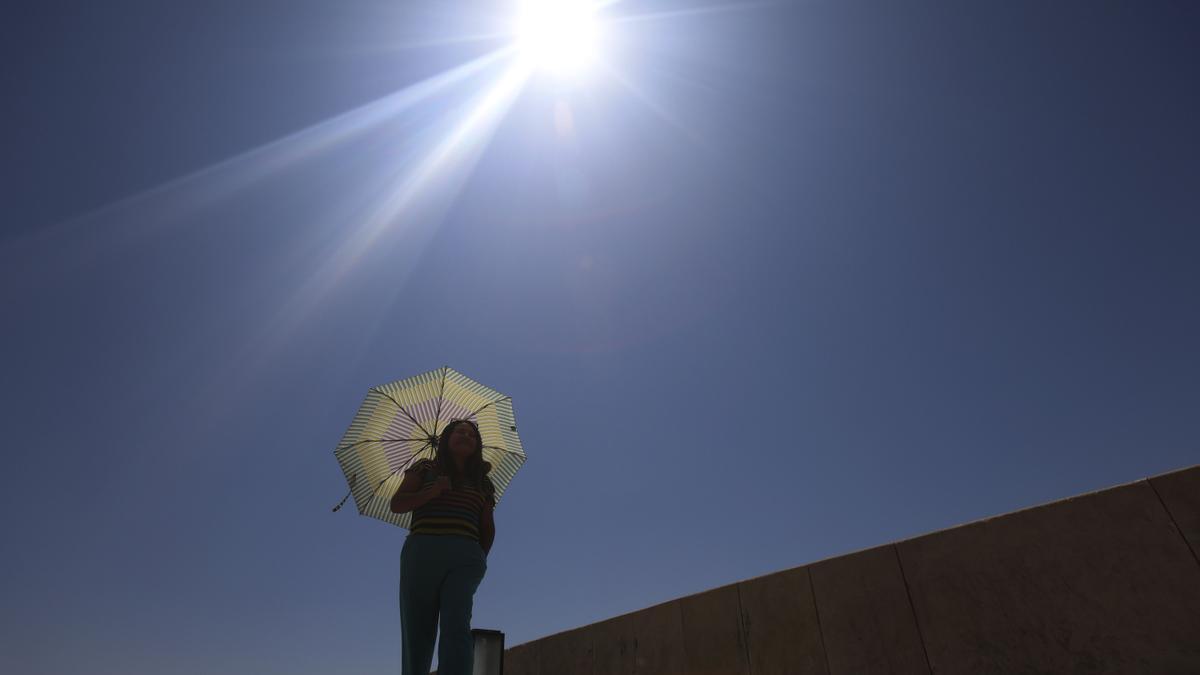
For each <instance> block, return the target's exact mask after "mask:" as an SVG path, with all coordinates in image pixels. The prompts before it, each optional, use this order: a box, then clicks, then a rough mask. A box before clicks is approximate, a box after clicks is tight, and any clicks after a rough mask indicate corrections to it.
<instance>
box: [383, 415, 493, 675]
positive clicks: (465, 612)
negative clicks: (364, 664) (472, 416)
mask: <svg viewBox="0 0 1200 675" xmlns="http://www.w3.org/2000/svg"><path fill="white" fill-rule="evenodd" d="M491 469H492V465H491V464H489V463H488V462H485V461H483V440H482V439H481V438H480V436H479V427H478V426H477V425H476V424H475V423H474V422H472V421H471V420H466V419H461V420H454V421H452V422H450V424H448V425H446V429H445V430H444V431H443V432H442V435H441V437H440V438H439V439H438V446H437V456H436V457H435V458H434V459H421V460H418V461H416V462H414V463H413V465H412V466H410V467H409V468H408V469H406V470H405V471H404V480H403V482H401V483H400V488H399V489H398V490H397V491H396V494H395V496H394V497H392V501H391V509H392V513H405V512H406V511H412V512H413V518H412V525H411V527H410V528H409V533H408V536H407V537H405V539H404V547H403V548H402V549H401V551H400V631H401V636H402V644H401V649H402V667H401V672H402V675H429V668H430V666H431V665H432V663H433V644H434V641H435V639H436V637H437V628H438V614H439V612H440V614H441V630H442V640H441V643H440V644H439V645H438V675H471V670H472V668H473V666H474V659H475V645H474V643H473V641H472V637H471V605H472V603H473V600H474V596H475V589H476V588H478V587H479V583H480V582H481V581H483V575H484V574H485V573H486V572H487V553H488V551H490V550H491V548H492V541H493V540H494V539H495V536H496V527H495V523H494V522H493V520H492V509H493V508H494V507H495V505H496V499H495V495H496V489H495V486H494V485H492V481H491V479H489V478H488V477H487V473H488V472H489V471H491Z"/></svg>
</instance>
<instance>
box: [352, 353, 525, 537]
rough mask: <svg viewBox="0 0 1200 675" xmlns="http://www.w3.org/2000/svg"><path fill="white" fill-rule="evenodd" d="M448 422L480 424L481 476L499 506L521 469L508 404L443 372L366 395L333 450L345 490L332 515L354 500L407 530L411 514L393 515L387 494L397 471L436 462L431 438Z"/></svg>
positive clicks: (361, 509) (392, 489)
mask: <svg viewBox="0 0 1200 675" xmlns="http://www.w3.org/2000/svg"><path fill="white" fill-rule="evenodd" d="M455 419H469V420H471V421H473V422H475V423H476V424H477V425H479V435H480V436H481V437H482V439H483V459H484V461H486V462H489V463H490V464H491V465H492V470H491V472H490V473H488V477H489V478H491V480H492V484H493V485H494V486H495V487H496V503H497V504H499V503H500V499H501V495H503V494H504V491H505V490H506V489H507V488H508V484H509V483H511V482H512V479H513V475H515V474H516V473H517V469H519V468H521V465H522V464H524V463H525V451H524V450H523V449H522V448H521V439H519V438H518V437H517V424H516V420H515V419H514V418H513V410H512V399H510V398H509V397H508V396H505V395H504V394H501V393H500V392H498V391H496V390H494V389H492V388H490V387H486V386H484V385H482V384H480V383H478V382H476V381H475V380H472V379H471V378H469V377H467V376H466V375H463V374H462V373H460V372H458V371H457V370H454V369H453V368H451V367H449V366H443V367H441V368H436V369H434V370H431V371H429V372H426V373H421V374H420V375H414V376H413V377H409V378H406V379H403V380H397V381H396V382H391V383H389V384H382V385H379V386H376V387H371V388H370V389H369V390H367V396H366V398H365V399H363V402H362V405H360V406H359V408H358V412H357V413H355V414H354V420H353V421H351V422H350V428H349V429H347V430H346V433H345V434H344V435H343V436H342V441H341V442H340V443H339V444H338V446H337V449H335V450H334V451H333V454H334V456H335V457H336V458H337V461H338V464H340V465H341V467H342V472H343V473H344V474H345V475H346V481H347V483H349V485H350V491H349V492H348V493H346V496H345V497H343V498H342V501H340V502H338V505H337V506H335V507H333V510H334V511H337V510H338V509H340V508H342V505H343V504H345V503H346V500H347V499H349V498H350V496H351V495H353V496H354V503H355V505H356V506H357V507H358V512H359V513H360V514H362V515H364V516H370V517H372V518H378V519H379V520H382V521H385V522H388V523H391V524H393V525H398V526H400V527H403V528H406V529H407V528H408V527H409V526H410V525H411V523H412V512H411V511H409V512H406V513H392V511H391V508H390V507H389V505H390V503H391V500H392V496H393V495H395V494H396V489H397V488H398V487H400V482H401V481H402V480H403V479H404V469H407V468H408V467H409V466H411V465H412V464H413V463H414V462H416V461H417V460H418V459H421V458H430V459H432V458H433V457H434V456H435V454H436V453H437V439H438V437H439V436H440V435H441V433H442V430H443V429H445V428H446V425H447V424H448V423H449V422H450V421H452V420H455Z"/></svg>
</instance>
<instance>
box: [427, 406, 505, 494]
mask: <svg viewBox="0 0 1200 675" xmlns="http://www.w3.org/2000/svg"><path fill="white" fill-rule="evenodd" d="M460 424H470V425H471V426H472V427H473V428H474V429H475V452H472V453H471V454H470V456H468V457H467V461H466V463H465V464H464V465H463V474H464V476H465V477H466V479H467V480H468V481H469V482H470V483H471V484H472V485H477V486H479V487H481V488H482V487H483V477H484V476H485V475H487V473H488V472H489V471H491V470H492V464H491V462H485V461H484V459H483V436H482V435H481V434H480V433H479V425H478V424H475V422H473V421H471V420H469V419H456V420H451V422H450V423H449V424H447V425H446V428H445V429H443V430H442V435H441V436H440V437H439V438H438V447H437V457H436V458H435V459H434V461H436V462H437V465H438V469H439V473H441V474H443V475H446V476H454V475H456V474H457V473H458V472H457V470H456V469H457V466H456V465H455V464H454V457H453V456H452V455H451V454H450V435H451V434H453V433H454V429H455V427H457V426H458V425H460Z"/></svg>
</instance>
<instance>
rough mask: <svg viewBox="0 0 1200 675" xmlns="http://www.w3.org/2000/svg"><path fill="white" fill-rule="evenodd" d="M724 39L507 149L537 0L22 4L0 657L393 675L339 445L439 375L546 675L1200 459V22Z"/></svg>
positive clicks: (872, 18) (1051, 7)
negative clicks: (888, 545) (928, 538)
mask: <svg viewBox="0 0 1200 675" xmlns="http://www.w3.org/2000/svg"><path fill="white" fill-rule="evenodd" d="M695 7H696V6H695V5H691V6H689V5H685V4H683V3H669V2H653V3H639V2H633V1H632V0H627V1H625V2H620V3H617V4H614V5H612V6H611V7H609V8H607V10H606V15H607V16H609V17H612V18H623V19H624V20H621V21H617V22H615V23H613V24H611V25H610V30H609V38H610V40H609V44H608V45H607V48H608V50H609V51H607V52H606V53H605V55H604V57H605V59H606V61H607V62H608V63H609V64H610V67H611V69H612V70H611V71H600V72H593V73H592V74H591V75H590V76H589V77H585V78H581V79H578V80H571V81H560V80H553V79H549V78H546V77H543V76H535V77H532V78H531V79H530V80H529V81H527V82H525V83H524V84H523V86H522V87H521V88H520V89H519V90H516V92H515V96H514V98H513V99H512V100H511V101H509V105H507V106H506V107H504V109H503V110H502V111H501V112H499V113H497V114H495V115H491V116H487V119H486V120H485V121H486V124H480V125H476V126H469V125H464V123H463V120H464V119H469V118H470V115H471V114H472V112H473V111H478V110H479V108H478V107H477V106H478V101H479V98H478V97H480V96H481V95H483V94H485V93H486V92H488V91H493V90H492V89H490V88H491V87H494V86H496V82H497V81H498V80H499V78H500V77H502V75H503V73H504V72H505V71H504V63H503V62H502V61H496V60H495V59H493V60H492V61H486V60H484V61H482V62H480V61H479V59H486V57H487V55H488V54H490V53H492V52H494V50H496V49H497V48H499V47H502V46H503V45H504V40H502V39H501V40H496V39H490V40H489V39H474V40H450V39H447V38H454V37H464V36H466V37H470V36H479V35H484V34H487V33H489V32H490V31H493V30H494V29H495V26H496V25H497V21H498V19H497V17H503V16H504V8H503V6H502V5H500V4H498V3H478V2H460V1H457V0H455V1H452V2H436V3H435V2H429V1H424V2H408V3H398V2H382V1H375V2H367V1H362V0H351V1H348V2H337V3H333V2H315V1H310V0H300V1H296V0H290V1H288V2H283V1H282V0H275V1H266V2H258V3H242V2H226V1H224V0H213V1H212V2H206V3H202V4H195V5H194V6H183V5H179V4H177V3H158V2H149V1H142V2H138V1H132V0H120V1H117V2H108V3H84V2H72V1H64V2H58V3H38V4H36V5H33V4H30V5H28V6H25V7H6V9H5V10H4V11H5V14H6V15H7V16H6V17H4V20H3V21H0V25H3V26H4V28H3V29H2V30H3V31H4V39H3V40H0V49H2V50H3V63H4V66H3V69H2V71H0V72H2V77H3V80H2V85H3V88H4V100H5V103H4V107H3V110H4V120H5V124H3V125H0V135H2V140H3V147H4V149H5V150H4V152H3V153H2V154H3V158H2V159H0V171H2V172H3V173H2V174H0V178H2V179H3V184H4V189H3V191H0V214H2V215H3V220H2V223H3V233H2V238H0V275H3V284H0V301H2V302H3V314H4V324H5V329H4V331H3V333H2V336H0V340H3V353H4V354H5V364H4V372H5V386H4V388H3V396H4V406H3V410H4V418H3V419H4V431H5V438H6V441H5V446H6V449H7V452H6V453H5V455H6V457H5V459H6V461H7V465H6V466H5V469H4V471H2V472H0V488H2V489H0V499H2V500H3V502H2V504H0V506H2V507H3V508H0V523H2V527H3V537H4V541H5V543H6V545H5V553H4V574H3V576H2V583H3V588H2V591H3V597H4V603H3V605H4V610H3V612H2V613H0V654H2V656H0V667H2V669H3V670H4V671H5V672H20V673H27V674H30V675H34V674H37V673H60V672H87V673H123V674H127V673H150V672H153V673H180V674H185V673H187V674H190V673H214V672H247V673H249V672H253V673H261V674H267V673H289V674H297V673H300V674H308V673H313V674H315V673H331V672H361V671H367V670H368V669H370V670H375V671H379V670H383V671H386V670H389V669H392V670H398V668H399V649H400V647H399V645H400V636H399V608H398V581H399V577H398V574H399V553H400V547H401V545H402V543H403V537H404V534H405V532H404V531H403V530H400V529H398V528H394V527H390V526H387V525H384V524H382V523H380V522H378V521H373V520H370V519H367V518H363V517H360V516H358V515H356V514H355V513H354V511H353V510H352V509H343V510H342V511H340V512H338V513H332V512H331V511H330V508H331V507H332V506H333V504H335V503H336V502H337V501H338V499H340V498H341V496H342V494H343V493H344V492H345V481H344V479H343V477H342V474H341V471H340V470H339V468H338V466H337V463H336V461H335V460H334V456H333V448H334V447H335V445H336V444H337V441H338V439H339V438H340V437H341V434H342V433H343V431H344V429H345V426H346V425H347V424H348V423H349V421H350V419H351V418H352V416H353V414H354V411H355V409H356V408H357V406H358V404H359V402H360V401H361V400H362V396H363V394H364V393H365V391H366V389H367V388H368V387H369V386H372V385H376V384H381V383H384V382H388V381H391V380H396V379H400V378H402V377H407V376H409V375H413V374H416V373H419V372H424V371H426V370H430V369H432V368H436V367H439V366H441V365H449V366H451V367H453V368H455V369H457V370H459V371H461V372H462V373H464V374H466V375H468V376H470V377H472V378H474V379H476V380H479V381H481V382H484V383H486V384H488V385H489V386H492V387H493V388H495V389H497V390H499V391H502V392H504V393H506V394H509V395H510V396H512V398H513V401H514V410H515V413H516V417H517V421H518V425H519V428H520V430H521V438H522V441H523V443H524V445H525V448H526V451H527V454H528V461H527V462H526V464H525V466H524V468H523V469H522V470H521V471H520V472H519V473H518V475H517V477H516V479H515V481H514V482H513V484H512V486H511V487H510V488H509V491H508V492H507V493H506V494H505V497H504V499H503V501H502V504H501V505H500V507H499V508H498V509H497V512H496V523H497V535H496V542H495V546H494V548H493V549H492V554H491V556H490V560H489V570H488V575H487V577H486V578H485V579H484V581H483V583H482V585H481V587H480V589H479V592H478V594H477V595H476V602H475V618H474V625H476V626H477V627H482V628H495V629H500V630H503V631H505V633H506V635H507V642H508V644H509V645H512V644H517V643H520V642H524V641H527V640H531V639H535V638H537V637H540V636H543V635H547V634H550V633H553V632H557V631H560V630H565V629H567V628H571V627H574V626H578V625H582V624H585V623H589V622H592V621H596V620H600V619H603V618H606V617H609V616H612V615H615V614H618V613H623V612H627V611H632V610H635V609H638V608H641V607H644V606H647V605H650V604H655V603H657V602H661V601H664V600H667V599H670V598H674V597H678V596H682V595H686V594H690V593H694V592H697V591H701V590H704V589H707V588H711V587H714V586H718V585H722V584H725V583H729V582H732V581H736V580H739V579H743V578H747V577H751V576H756V575H759V574H764V573H767V572H771V571H774V570H778V569H783V568H786V567H791V566H795V565H800V564H803V563H807V562H811V561H815V560H819V559H821V558H825V557H830V556H834V555H838V554H841V553H846V552H850V551H853V550H856V549H860V548H865V547H868V546H873V545H876V544H880V543H884V542H887V541H893V540H897V539H901V538H906V537H910V536H914V535H918V534H921V533H925V532H929V531H932V530H936V529H940V528H944V527H949V526H953V525H955V524H958V523H962V522H966V521H969V520H973V519H976V518H981V517H985V516H989V515H993V514H999V513H1003V512H1006V511H1010V510H1013V509H1018V508H1023V507H1027V506H1032V505H1035V504H1039V503H1043V502H1046V501H1050V500H1053V499H1058V498H1061V497H1066V496H1070V495H1073V494H1077V493H1080V492H1084V491H1088V490H1093V489H1099V488H1103V487H1106V486H1109V485H1113V484H1117V483H1122V482H1127V481H1131V480H1135V479H1138V478H1141V477H1144V476H1147V475H1153V474H1156V473H1161V472H1164V471H1168V470H1171V469H1175V468H1179V467H1182V466H1187V465H1191V464H1195V463H1196V461H1197V457H1198V456H1200V453H1198V452H1197V437H1198V432H1200V421H1198V420H1200V416H1197V415H1196V414H1195V411H1196V409H1197V408H1198V406H1200V385H1198V384H1197V383H1200V351H1198V350H1197V349H1196V348H1195V346H1196V345H1197V344H1200V304H1198V303H1197V302H1196V298H1197V292H1198V291H1200V266H1198V265H1197V264H1196V260H1197V259H1198V257H1200V234H1198V233H1197V230H1196V224H1197V201H1196V185H1197V183H1198V179H1200V126H1197V125H1196V123H1195V120H1197V119H1200V89H1198V87H1197V84H1196V83H1197V82H1198V81H1200V77H1198V75H1200V73H1198V72H1197V65H1196V64H1200V54H1198V53H1197V52H1198V51H1200V49H1198V47H1197V43H1196V41H1195V39H1194V36H1195V35H1196V33H1197V31H1198V30H1200V9H1198V8H1197V6H1196V5H1194V4H1191V3H1182V2H1180V3H1175V2H1158V3H1133V2H1126V3H1106V4H1104V5H1094V4H1092V3H1082V2H1060V3H1036V2H1028V3H1020V2H1005V3H988V4H984V3H971V4H970V6H968V4H967V3H958V2H940V3H937V2H909V3H863V2H785V3H775V4H769V3H768V4H763V3H759V4H753V5H750V4H747V5H741V6H739V5H729V6H725V8H724V9H721V10H719V11H685V10H688V9H689V8H691V9H694V8H695ZM710 7H715V6H710ZM638 17H640V18H638ZM471 63H474V64H476V65H475V66H474V70H469V71H467V72H464V70H463V69H461V68H459V66H461V65H462V64H471ZM456 69H457V70H456ZM445 73H452V74H457V75H451V76H446V75H444V74H445ZM422 83H423V84H422ZM460 132H463V133H460ZM468 132H469V133H468ZM456 133H459V134H460V136H461V139H460V140H461V141H462V142H460V143H457V144H453V143H449V142H448V141H447V139H449V138H456V136H455V134H456ZM439 157H441V158H442V160H441V161H438V160H437V158H439ZM401 196H402V198H401Z"/></svg>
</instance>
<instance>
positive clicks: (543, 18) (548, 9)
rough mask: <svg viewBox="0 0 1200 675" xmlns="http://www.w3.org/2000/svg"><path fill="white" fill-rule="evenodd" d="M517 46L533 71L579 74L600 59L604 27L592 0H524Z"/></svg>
mask: <svg viewBox="0 0 1200 675" xmlns="http://www.w3.org/2000/svg"><path fill="white" fill-rule="evenodd" d="M516 38H517V47H518V48H519V50H520V53H521V57H522V58H523V59H524V60H525V61H526V63H527V64H528V65H530V66H532V67H533V68H536V69H540V70H544V71H548V72H550V73H553V74H556V75H560V76H570V75H577V74H579V73H581V72H583V71H584V70H586V69H587V67H588V66H589V65H591V64H592V63H593V62H594V61H595V60H596V57H597V53H596V52H597V48H598V45H599V40H600V25H599V22H598V21H597V19H596V8H595V4H594V3H593V2H589V0H521V3H520V9H519V13H518V18H517V25H516Z"/></svg>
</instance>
